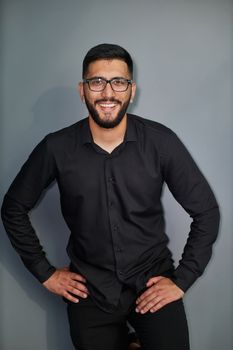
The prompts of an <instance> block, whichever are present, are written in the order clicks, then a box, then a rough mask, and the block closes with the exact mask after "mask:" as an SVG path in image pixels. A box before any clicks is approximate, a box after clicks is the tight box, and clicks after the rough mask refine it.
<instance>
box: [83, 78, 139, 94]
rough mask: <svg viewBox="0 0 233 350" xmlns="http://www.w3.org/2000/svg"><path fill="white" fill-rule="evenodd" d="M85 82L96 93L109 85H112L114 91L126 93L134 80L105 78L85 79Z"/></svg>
mask: <svg viewBox="0 0 233 350" xmlns="http://www.w3.org/2000/svg"><path fill="white" fill-rule="evenodd" d="M83 82H84V83H86V84H88V87H89V89H90V90H91V91H95V92H100V91H103V90H104V89H105V88H106V86H107V84H108V83H109V84H110V85H111V88H112V89H113V91H116V92H124V91H126V90H127V89H128V87H129V85H132V82H133V80H129V79H125V78H112V79H110V80H107V79H104V78H90V79H83Z"/></svg>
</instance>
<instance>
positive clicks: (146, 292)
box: [136, 286, 155, 304]
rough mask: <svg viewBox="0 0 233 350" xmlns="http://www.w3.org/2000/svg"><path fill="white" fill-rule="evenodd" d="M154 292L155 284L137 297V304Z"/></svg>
mask: <svg viewBox="0 0 233 350" xmlns="http://www.w3.org/2000/svg"><path fill="white" fill-rule="evenodd" d="M154 292H155V286H152V287H150V288H148V289H147V290H146V291H145V292H144V293H142V294H141V295H140V297H138V298H137V300H136V304H139V303H140V302H141V301H142V300H144V299H146V298H147V297H149V296H150V295H151V294H152V293H154Z"/></svg>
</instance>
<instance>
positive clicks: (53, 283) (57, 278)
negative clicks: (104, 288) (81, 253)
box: [43, 267, 89, 303]
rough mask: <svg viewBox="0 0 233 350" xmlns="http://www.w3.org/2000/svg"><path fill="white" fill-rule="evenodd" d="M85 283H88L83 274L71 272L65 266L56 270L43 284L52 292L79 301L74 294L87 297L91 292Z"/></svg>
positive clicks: (75, 301)
mask: <svg viewBox="0 0 233 350" xmlns="http://www.w3.org/2000/svg"><path fill="white" fill-rule="evenodd" d="M84 283H86V279H85V278H84V277H83V276H81V275H79V274H77V273H74V272H71V271H69V268H68V267H65V268H63V269H58V270H56V271H55V272H54V273H53V274H52V276H51V277H50V278H49V279H47V281H45V282H44V283H43V286H44V287H45V288H47V289H48V290H49V291H50V292H52V293H55V294H57V295H60V296H62V297H64V298H66V299H68V300H70V301H72V302H74V303H78V302H79V299H78V298H75V297H74V296H73V295H72V294H74V295H77V296H79V297H81V298H87V296H88V294H89V292H88V290H87V287H86V286H85V285H84ZM70 293H72V294H70Z"/></svg>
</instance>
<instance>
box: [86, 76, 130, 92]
mask: <svg viewBox="0 0 233 350" xmlns="http://www.w3.org/2000/svg"><path fill="white" fill-rule="evenodd" d="M97 79H101V80H102V81H104V82H105V85H104V87H103V89H101V90H93V89H91V87H90V82H91V81H93V80H97ZM117 79H118V80H119V79H122V80H124V81H125V82H127V87H126V88H125V90H120V91H117V90H115V89H114V87H113V86H112V82H113V81H114V80H117ZM83 83H84V84H87V85H88V88H89V89H90V90H91V91H94V92H102V91H104V90H105V89H106V86H107V84H110V86H111V88H112V90H113V91H115V92H125V91H127V90H128V88H129V85H132V83H133V80H132V79H126V78H122V77H114V78H112V79H109V80H108V79H105V78H102V77H93V78H90V79H83Z"/></svg>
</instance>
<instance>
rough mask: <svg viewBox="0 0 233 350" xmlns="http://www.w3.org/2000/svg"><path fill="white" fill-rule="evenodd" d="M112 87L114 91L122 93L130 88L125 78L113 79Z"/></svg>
mask: <svg viewBox="0 0 233 350" xmlns="http://www.w3.org/2000/svg"><path fill="white" fill-rule="evenodd" d="M111 85H112V88H113V90H114V91H118V92H122V91H126V90H127V88H128V85H129V83H128V80H127V79H123V78H117V79H112V81H111Z"/></svg>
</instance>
